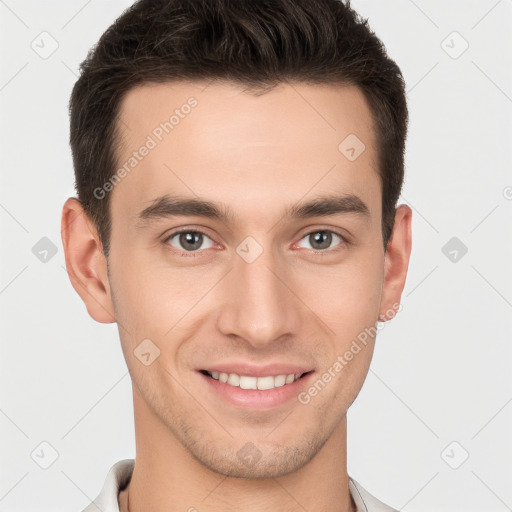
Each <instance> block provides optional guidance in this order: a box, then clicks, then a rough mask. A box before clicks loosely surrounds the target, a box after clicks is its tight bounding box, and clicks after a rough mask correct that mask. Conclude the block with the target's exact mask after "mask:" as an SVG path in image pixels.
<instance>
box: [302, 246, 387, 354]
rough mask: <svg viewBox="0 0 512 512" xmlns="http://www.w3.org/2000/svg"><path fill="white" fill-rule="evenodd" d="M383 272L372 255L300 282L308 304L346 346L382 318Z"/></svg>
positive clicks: (351, 260)
mask: <svg viewBox="0 0 512 512" xmlns="http://www.w3.org/2000/svg"><path fill="white" fill-rule="evenodd" d="M382 275H383V274H382V268H381V262H380V261H379V259H378V257H375V256H372V255H371V254H367V255H365V257H362V256H361V257H358V258H355V257H354V258H351V259H350V260H348V259H347V261H346V262H345V263H344V264H340V265H338V266H333V267H331V268H330V269H321V270H320V269H319V270H318V271H317V272H315V273H309V274H307V273H305V274H304V275H303V276H302V277H301V278H300V288H301V290H302V291H301V294H302V297H303V298H304V302H305V303H306V304H307V305H309V306H310V307H311V309H312V310H313V311H314V312H315V313H317V314H318V316H319V317H320V318H321V320H322V321H323V322H325V324H326V325H327V326H329V327H330V329H331V330H332V331H334V334H333V333H332V332H331V334H333V336H335V337H336V339H338V340H339V341H340V342H341V343H342V344H343V343H346V342H347V341H349V340H350V339H352V337H355V336H357V335H358V334H359V332H360V331H361V330H364V328H365V327H368V326H369V325H375V322H376V320H377V318H378V314H379V307H380V301H381V294H382Z"/></svg>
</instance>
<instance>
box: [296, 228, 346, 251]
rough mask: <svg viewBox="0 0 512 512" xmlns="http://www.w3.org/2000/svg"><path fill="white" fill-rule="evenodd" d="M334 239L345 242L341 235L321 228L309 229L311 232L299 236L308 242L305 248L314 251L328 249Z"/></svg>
mask: <svg viewBox="0 0 512 512" xmlns="http://www.w3.org/2000/svg"><path fill="white" fill-rule="evenodd" d="M336 239H338V240H339V241H341V242H345V239H344V238H343V237H342V236H341V235H339V234H337V233H335V232H334V231H328V230H323V229H322V230H318V231H311V233H308V234H307V235H306V236H304V237H302V238H301V240H305V241H306V243H307V244H309V247H308V246H306V249H313V250H315V251H324V250H325V249H329V248H330V246H331V244H332V243H333V241H336ZM338 245H340V244H338ZM299 247H300V242H299Z"/></svg>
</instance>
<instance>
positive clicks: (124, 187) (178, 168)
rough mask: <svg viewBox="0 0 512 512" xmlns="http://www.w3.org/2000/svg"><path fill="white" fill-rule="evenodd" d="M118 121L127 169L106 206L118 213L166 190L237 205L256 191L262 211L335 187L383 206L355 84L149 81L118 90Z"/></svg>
mask: <svg viewBox="0 0 512 512" xmlns="http://www.w3.org/2000/svg"><path fill="white" fill-rule="evenodd" d="M119 119H120V120H119V128H120V133H121V144H120V146H119V149H118V152H117V161H118V168H124V169H125V171H126V172H124V173H122V174H123V178H122V179H121V180H119V181H118V182H117V183H116V186H115V187H114V190H113V191H112V204H113V205H115V206H114V207H115V208H117V209H119V210H122V213H123V214H127V215H129V216H133V215H134V213H135V212H136V211H140V210H141V209H142V208H144V207H147V206H148V204H149V203H150V202H151V201H152V200H154V199H155V198H157V197H160V196H162V195H164V194H168V193H171V194H177V195H181V196H191V197H201V198H205V199H208V200H214V201H219V202H225V203H230V204H232V205H233V208H232V209H233V210H236V209H237V205H238V206H239V207H240V208H245V209H248V208H249V207H251V199H253V200H254V201H253V203H254V204H252V208H253V209H254V208H258V209H259V214H260V215H263V212H264V211H266V210H265V208H267V207H268V208H273V207H274V206H275V204H276V201H281V202H282V201H283V198H285V200H286V203H287V204H286V206H289V202H290V203H293V202H294V201H298V200H299V199H301V197H304V196H305V195H307V194H308V193H322V192H323V193H325V192H329V193H332V192H334V191H336V190H337V191H339V192H340V193H343V192H347V193H355V194H357V195H359V196H365V197H366V202H367V203H370V204H369V208H370V209H374V208H375V209H377V207H380V180H379V178H378V174H377V166H376V146H375V133H374V127H373V120H372V116H371V111H370V108H369V106H368V103H367V101H366V98H365V97H364V95H363V93H362V92H361V91H360V89H359V88H357V87H355V86H330V85H309V84H304V83H295V84H284V83H283V84H279V85H278V86H277V87H276V88H274V89H273V90H271V91H269V92H266V93H264V94H259V95H255V94H253V93H251V92H250V91H247V90H244V88H243V87H242V86H239V85H236V84H232V83H226V82H211V83H207V82H202V83H201V82H169V83H163V84H145V85H142V86H139V87H136V88H134V89H132V90H130V91H129V92H128V93H127V95H126V96H125V97H124V99H123V101H122V103H121V106H120V116H119ZM354 156H355V157H356V158H354ZM288 200H289V201H288ZM372 204H373V206H372ZM247 213H249V211H248V210H247ZM253 213H254V212H253ZM375 213H377V212H375Z"/></svg>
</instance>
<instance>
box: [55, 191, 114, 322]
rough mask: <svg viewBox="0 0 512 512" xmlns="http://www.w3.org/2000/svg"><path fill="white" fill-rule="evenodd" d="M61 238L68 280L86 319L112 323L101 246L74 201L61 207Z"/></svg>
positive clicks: (70, 199)
mask: <svg viewBox="0 0 512 512" xmlns="http://www.w3.org/2000/svg"><path fill="white" fill-rule="evenodd" d="M61 236H62V245H63V246H64V254H65V258H66V270H67V272H68V275H69V279H70V281H71V284H72V285H73V288H74V289H75V291H76V292H77V293H78V295H80V297H81V298H82V300H83V301H84V303H85V307H86V308H87V311H88V313H89V315H91V317H92V318H94V320H96V321H97V322H101V323H112V322H115V316H114V307H113V303H112V297H111V292H110V283H109V280H108V273H107V260H106V258H105V256H104V254H103V246H102V244H101V242H100V239H99V236H98V232H97V230H96V227H95V226H94V223H93V222H92V220H91V219H90V217H89V216H88V215H87V214H86V213H85V211H84V209H83V207H82V204H81V203H80V201H78V199H76V198H75V197H70V198H69V199H67V200H66V202H65V203H64V207H63V209H62V219H61Z"/></svg>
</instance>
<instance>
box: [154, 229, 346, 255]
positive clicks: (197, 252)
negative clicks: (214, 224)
mask: <svg viewBox="0 0 512 512" xmlns="http://www.w3.org/2000/svg"><path fill="white" fill-rule="evenodd" d="M319 232H325V233H333V234H334V235H337V236H339V237H340V238H341V243H340V244H339V245H338V248H334V249H323V250H319V249H309V250H310V251H313V253H314V254H317V255H323V254H332V253H333V252H337V251H339V250H341V248H340V247H343V246H347V245H349V244H350V242H349V241H348V240H347V238H346V237H345V236H344V235H342V234H341V233H339V232H338V231H334V230H332V229H314V230H313V231H309V232H308V233H306V234H305V235H303V236H302V237H301V238H300V239H299V241H300V240H303V239H304V238H306V237H307V236H310V235H312V234H314V233H319ZM180 233H200V234H201V235H203V236H206V237H208V238H210V239H211V240H212V241H213V242H214V243H215V241H214V240H213V239H212V238H211V236H209V235H208V234H207V233H205V232H204V231H201V230H200V229H197V228H194V229H190V228H185V229H179V230H177V231H173V232H172V233H171V234H170V235H168V236H167V237H165V239H164V240H163V243H164V245H165V246H166V247H170V246H169V244H168V242H169V240H171V239H172V238H174V237H175V236H176V235H179V234H180ZM169 250H170V251H171V252H178V255H180V256H184V257H192V258H196V257H197V256H199V255H200V254H201V253H202V252H204V251H205V249H202V250H198V251H179V250H177V249H176V248H175V247H172V248H170V249H169Z"/></svg>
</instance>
